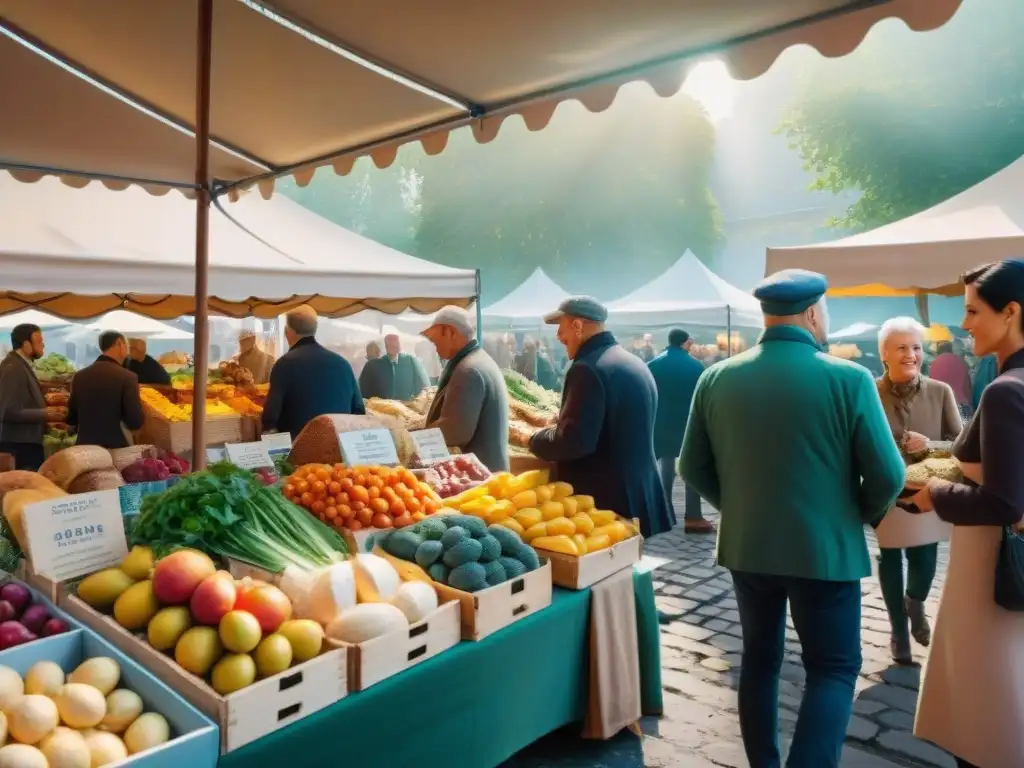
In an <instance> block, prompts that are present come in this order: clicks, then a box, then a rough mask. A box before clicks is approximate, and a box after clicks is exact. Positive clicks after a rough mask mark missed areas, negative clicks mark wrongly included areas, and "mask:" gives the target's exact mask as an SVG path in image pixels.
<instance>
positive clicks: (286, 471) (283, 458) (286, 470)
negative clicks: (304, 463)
mask: <svg viewBox="0 0 1024 768" xmlns="http://www.w3.org/2000/svg"><path fill="white" fill-rule="evenodd" d="M270 458H271V460H272V461H273V462H274V471H275V472H277V474H278V477H288V475H292V474H295V467H294V466H292V463H291V462H290V461H288V454H287V453H272V454H270Z"/></svg>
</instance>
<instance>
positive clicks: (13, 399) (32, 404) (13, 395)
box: [0, 323, 67, 471]
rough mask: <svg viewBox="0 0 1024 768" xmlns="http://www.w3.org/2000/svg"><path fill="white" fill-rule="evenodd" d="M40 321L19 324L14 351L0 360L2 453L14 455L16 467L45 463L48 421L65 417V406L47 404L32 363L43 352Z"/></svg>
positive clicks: (14, 334)
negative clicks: (44, 438)
mask: <svg viewBox="0 0 1024 768" xmlns="http://www.w3.org/2000/svg"><path fill="white" fill-rule="evenodd" d="M44 349H45V345H44V343H43V332H42V331H41V330H40V329H39V326H38V325H30V324H27V323H26V324H22V325H16V326H15V327H14V328H13V329H12V330H11V351H10V352H8V353H7V355H6V356H5V357H4V359H3V362H0V453H9V454H11V455H12V456H13V457H14V467H15V469H28V470H33V471H34V470H37V469H39V465H40V464H42V463H43V434H44V433H45V432H46V422H47V421H63V420H64V419H65V418H66V417H67V409H66V408H48V407H47V405H46V400H45V399H44V398H43V391H42V389H41V388H40V386H39V379H37V378H36V373H35V369H34V368H33V363H35V361H36V360H38V359H39V358H41V357H42V356H43V351H44Z"/></svg>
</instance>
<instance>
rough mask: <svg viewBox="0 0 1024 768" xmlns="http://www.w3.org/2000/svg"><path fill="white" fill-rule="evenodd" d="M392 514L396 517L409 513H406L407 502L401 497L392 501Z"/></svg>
mask: <svg viewBox="0 0 1024 768" xmlns="http://www.w3.org/2000/svg"><path fill="white" fill-rule="evenodd" d="M391 514H392V515H394V516H395V517H400V516H401V515H404V514H407V513H406V508H405V502H404V501H402V500H401V499H395V500H394V501H392V502H391Z"/></svg>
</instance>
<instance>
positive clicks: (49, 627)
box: [43, 616, 71, 637]
mask: <svg viewBox="0 0 1024 768" xmlns="http://www.w3.org/2000/svg"><path fill="white" fill-rule="evenodd" d="M69 629H71V627H70V626H69V625H68V623H67V622H66V621H64V619H58V618H57V617H56V616H54V617H53V618H52V619H50V620H49V621H47V622H46V623H45V624H43V637H50V636H52V635H60V634H63V633H64V632H67V631H68V630H69Z"/></svg>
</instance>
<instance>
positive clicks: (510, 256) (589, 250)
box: [416, 86, 722, 300]
mask: <svg viewBox="0 0 1024 768" xmlns="http://www.w3.org/2000/svg"><path fill="white" fill-rule="evenodd" d="M714 140H715V133H714V127H713V126H712V124H711V122H710V121H709V120H708V118H707V115H706V113H705V112H704V111H703V109H702V108H701V107H700V106H699V105H698V104H697V103H696V102H694V101H693V100H691V99H690V98H689V97H687V96H683V95H679V96H676V97H674V98H671V99H661V98H659V97H658V96H656V95H655V94H653V93H652V92H651V91H650V90H649V89H648V88H646V86H644V87H627V88H625V89H623V90H622V91H621V92H620V93H619V96H618V99H617V100H616V102H615V104H614V105H613V106H612V107H611V108H610V109H608V110H607V111H605V112H602V113H599V114H591V113H589V112H587V111H586V109H585V108H583V107H582V106H581V105H580V104H578V103H576V102H569V103H565V104H562V105H561V106H560V107H559V108H558V110H557V111H556V113H555V115H554V117H553V118H552V120H551V122H550V123H549V124H548V126H547V127H545V128H544V129H543V130H542V131H538V132H530V131H529V130H528V129H527V128H526V127H525V125H524V124H523V122H522V121H521V120H520V119H519V118H511V119H509V120H507V121H506V123H505V124H504V125H503V126H502V129H501V131H500V133H499V134H498V136H497V138H496V139H494V140H493V141H492V142H491V143H489V144H485V145H481V144H478V143H476V141H475V140H474V138H473V136H472V134H471V133H470V132H469V131H468V130H465V129H463V130H460V131H457V132H455V133H454V134H452V136H451V137H450V139H449V143H448V147H447V149H446V150H445V152H443V153H442V154H440V155H437V156H435V157H427V158H423V160H422V161H421V162H420V163H419V169H420V172H421V173H422V179H423V182H422V184H423V187H422V198H421V199H422V211H421V218H420V225H419V230H418V234H417V249H416V252H417V254H418V255H419V256H421V257H423V258H427V259H430V260H432V261H437V262H441V263H444V264H448V265H450V266H458V267H466V268H476V267H479V268H481V269H482V273H483V281H484V294H485V299H487V300H490V299H495V298H498V297H499V296H501V295H503V294H504V293H507V292H508V291H509V290H510V289H512V288H513V287H515V286H516V285H517V284H519V283H520V282H521V281H522V280H523V279H525V278H526V277H527V276H528V275H529V274H530V273H531V272H532V271H533V270H534V268H536V267H538V266H540V267H543V268H544V270H545V271H546V272H548V274H549V275H550V276H551V277H552V278H553V279H554V280H556V281H557V282H560V283H562V284H563V285H564V286H565V287H566V288H567V289H568V290H572V291H579V292H584V291H585V292H589V293H593V294H595V295H598V296H603V297H616V296H620V295H622V294H624V293H625V292H626V291H628V290H630V289H632V288H634V287H637V286H639V285H641V284H642V283H643V282H645V281H647V280H649V279H651V278H652V277H654V276H655V275H657V274H658V273H659V272H661V271H662V270H664V269H665V268H667V267H668V266H669V265H671V264H672V263H673V262H674V261H675V260H676V259H678V258H679V256H680V255H682V253H683V252H684V251H685V250H686V249H687V248H690V249H691V250H693V251H694V253H696V254H697V255H698V256H699V257H701V258H703V259H705V260H708V259H710V258H712V257H713V256H714V254H715V253H716V251H717V249H718V248H719V247H720V244H721V241H722V230H721V227H722V223H721V216H720V213H719V210H718V205H717V203H716V201H715V199H714V197H713V196H712V194H711V193H710V192H709V190H708V174H709V171H710V167H711V163H712V160H713V154H714Z"/></svg>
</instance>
